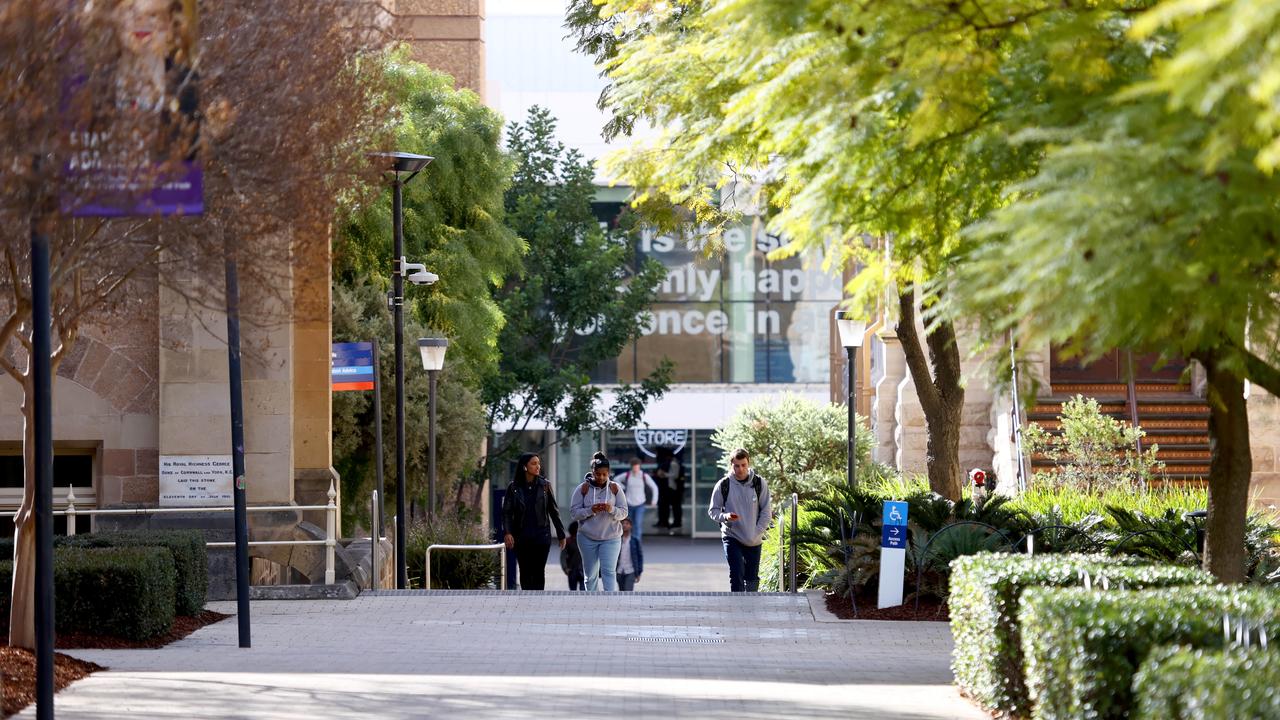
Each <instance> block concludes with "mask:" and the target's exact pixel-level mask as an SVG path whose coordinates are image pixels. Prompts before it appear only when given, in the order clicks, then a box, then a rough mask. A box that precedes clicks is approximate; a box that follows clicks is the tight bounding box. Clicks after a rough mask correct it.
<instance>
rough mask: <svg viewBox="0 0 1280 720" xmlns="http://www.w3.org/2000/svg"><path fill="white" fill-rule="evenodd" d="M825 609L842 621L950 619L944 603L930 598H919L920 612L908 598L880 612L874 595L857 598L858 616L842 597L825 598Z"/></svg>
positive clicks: (945, 620) (847, 599) (943, 620)
mask: <svg viewBox="0 0 1280 720" xmlns="http://www.w3.org/2000/svg"><path fill="white" fill-rule="evenodd" d="M826 600H827V609H828V610H830V611H831V612H833V613H835V615H836V617H839V618H842V619H844V620H928V621H936V622H947V621H949V620H950V619H951V616H950V613H949V612H948V611H947V604H946V602H943V601H940V600H937V599H935V598H931V597H923V598H920V611H919V612H916V602H915V600H914V599H912V598H908V599H907V600H906V601H905V602H904V603H903V604H901V605H898V606H895V607H887V608H884V609H883V610H881V609H880V608H877V607H876V600H877V598H876V596H875V595H874V594H863V595H859V596H858V614H856V615H855V614H854V613H853V604H852V603H850V602H849V598H848V597H846V596H844V595H833V594H831V593H828V594H827V596H826Z"/></svg>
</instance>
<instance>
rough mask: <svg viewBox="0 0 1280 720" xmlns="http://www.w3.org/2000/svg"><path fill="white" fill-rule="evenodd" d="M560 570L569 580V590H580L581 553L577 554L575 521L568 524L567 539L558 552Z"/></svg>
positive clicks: (576, 523)
mask: <svg viewBox="0 0 1280 720" xmlns="http://www.w3.org/2000/svg"><path fill="white" fill-rule="evenodd" d="M560 569H561V570H563V571H564V574H565V577H567V578H568V579H569V589H570V590H581V589H582V587H583V585H582V553H580V552H578V521H577V520H574V521H573V522H571V523H569V539H568V541H567V542H565V544H564V549H563V550H561V551H560Z"/></svg>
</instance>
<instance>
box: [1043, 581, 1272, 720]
mask: <svg viewBox="0 0 1280 720" xmlns="http://www.w3.org/2000/svg"><path fill="white" fill-rule="evenodd" d="M1021 604H1022V608H1021V610H1020V611H1019V614H1018V624H1019V625H1020V626H1021V628H1022V651H1023V655H1024V657H1025V659H1026V664H1025V673H1026V682H1027V689H1028V691H1029V694H1030V696H1031V699H1032V701H1033V702H1034V703H1035V715H1034V716H1035V717H1036V718H1039V719H1040V720H1066V719H1067V718H1072V719H1077V718H1090V719H1093V720H1104V719H1107V718H1125V717H1128V716H1129V712H1130V711H1131V709H1132V708H1133V705H1134V695H1133V681H1134V676H1135V675H1136V674H1137V672H1138V668H1139V666H1140V665H1141V664H1142V663H1143V662H1144V661H1145V660H1147V658H1148V657H1150V656H1152V653H1153V652H1155V651H1157V650H1159V649H1160V648H1161V647H1162V646H1167V645H1187V646H1192V647H1197V648H1218V647H1221V646H1222V645H1223V643H1224V639H1223V632H1222V618H1223V615H1224V614H1231V615H1234V616H1245V617H1248V618H1250V619H1251V620H1252V621H1254V622H1257V623H1259V624H1260V625H1261V626H1262V627H1264V628H1265V629H1266V632H1267V634H1268V635H1269V636H1270V637H1276V636H1277V635H1280V597H1278V596H1277V594H1276V593H1275V592H1274V591H1267V590H1258V589H1239V588H1227V587H1223V586H1211V587H1181V588H1176V589H1164V590H1143V591H1133V590H1110V591H1097V590H1093V591H1086V590H1083V589H1079V588H1030V589H1028V590H1027V591H1026V592H1025V593H1024V594H1023V597H1022V603H1021ZM1229 652H1231V653H1236V652H1238V649H1235V648H1233V649H1231V650H1230V651H1229ZM1157 657H1158V656H1157ZM1201 682H1204V680H1202V681H1201ZM1243 682H1244V683H1245V684H1246V686H1248V685H1251V684H1252V683H1253V680H1252V679H1245V680H1243ZM1146 687H1147V688H1152V685H1151V683H1150V682H1148V683H1147V685H1146ZM1225 690H1226V689H1225V688H1224V691H1225ZM1150 692H1151V694H1152V695H1153V697H1154V696H1156V695H1158V694H1160V693H1157V691H1156V690H1154V689H1151V690H1150ZM1232 701H1233V702H1238V701H1241V697H1236V698H1234V699H1233V700H1232ZM1152 702H1157V703H1158V702H1159V700H1157V699H1153V701H1152ZM1193 717H1194V716H1193ZM1205 717H1268V716H1267V715H1263V716H1250V715H1247V714H1238V713H1234V712H1233V713H1228V714H1227V715H1206V716H1205Z"/></svg>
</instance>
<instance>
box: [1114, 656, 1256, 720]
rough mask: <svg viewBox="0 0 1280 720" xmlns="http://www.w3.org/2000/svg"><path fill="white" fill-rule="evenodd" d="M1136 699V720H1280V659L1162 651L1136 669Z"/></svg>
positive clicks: (1134, 692) (1134, 685)
mask: <svg viewBox="0 0 1280 720" xmlns="http://www.w3.org/2000/svg"><path fill="white" fill-rule="evenodd" d="M1133 694H1134V708H1133V712H1132V713H1131V714H1130V717H1131V718H1133V720H1217V719H1218V718H1274V717H1280V655H1277V654H1276V653H1275V651H1274V650H1266V649H1257V648H1254V649H1243V648H1231V649H1228V650H1206V649H1203V648H1192V647H1183V646H1170V647H1165V648H1161V649H1159V650H1157V651H1155V652H1153V653H1151V654H1150V655H1149V656H1148V657H1147V659H1146V661H1145V662H1143V663H1142V666H1141V667H1140V668H1138V673H1137V674H1136V675H1135V676H1134V679H1133Z"/></svg>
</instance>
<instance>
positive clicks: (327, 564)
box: [0, 482, 338, 585]
mask: <svg viewBox="0 0 1280 720" xmlns="http://www.w3.org/2000/svg"><path fill="white" fill-rule="evenodd" d="M328 497H329V503H328V504H327V505H250V506H248V507H247V508H245V509H246V510H247V511H249V512H293V511H298V510H324V511H325V515H326V522H325V525H326V528H325V531H326V537H325V539H324V540H250V541H249V546H250V547H256V546H272V545H324V546H325V559H324V584H325V585H333V584H334V582H336V577H335V568H334V553H335V548H336V546H337V538H336V535H337V531H338V530H337V527H338V505H337V502H336V501H337V498H338V491H337V489H336V488H335V487H334V485H333V482H330V483H329V492H328ZM234 511H235V506H214V507H181V508H159V507H157V508H149V507H139V508H89V509H87V510H77V509H76V489H75V488H74V487H70V488H67V507H66V509H64V510H54V511H53V512H52V514H53V515H64V516H66V518H67V537H74V536H75V534H76V518H77V517H79V516H81V515H88V516H89V517H93V516H95V515H164V514H168V513H187V514H190V513H228V512H234ZM17 514H18V513H17V511H16V510H15V511H13V512H0V517H8V518H12V517H15V516H17ZM205 547H211V548H227V547H235V543H234V542H206V543H205Z"/></svg>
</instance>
